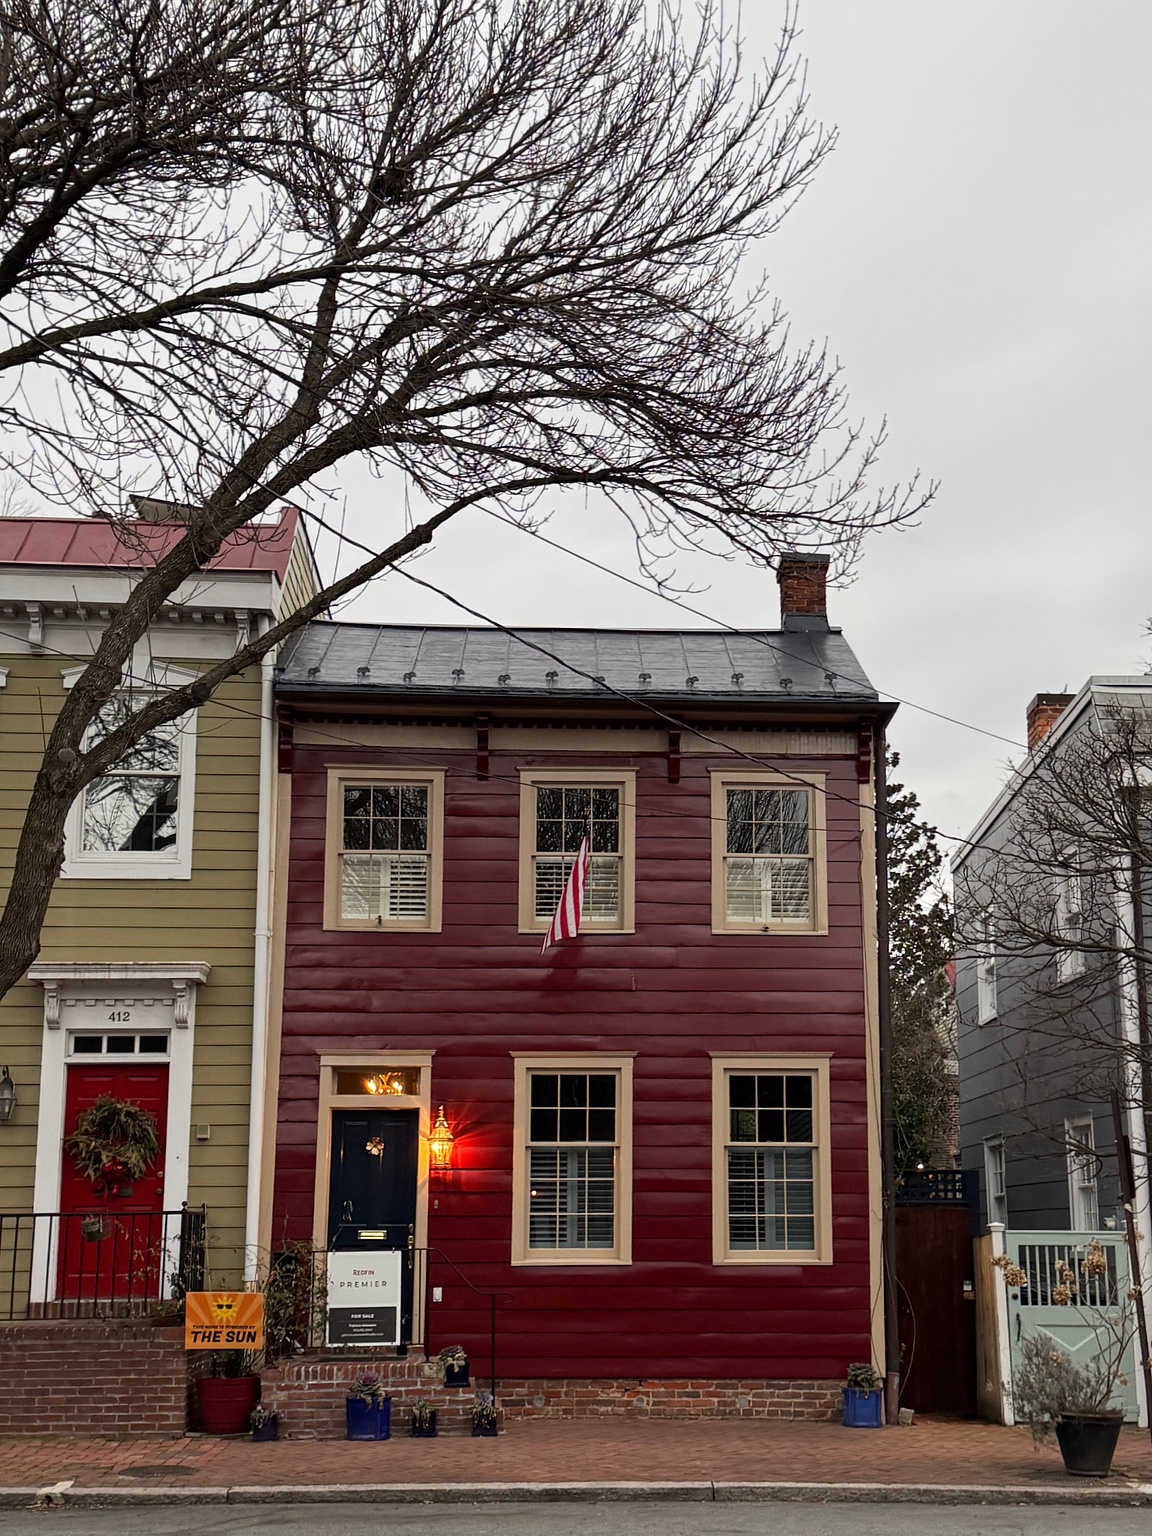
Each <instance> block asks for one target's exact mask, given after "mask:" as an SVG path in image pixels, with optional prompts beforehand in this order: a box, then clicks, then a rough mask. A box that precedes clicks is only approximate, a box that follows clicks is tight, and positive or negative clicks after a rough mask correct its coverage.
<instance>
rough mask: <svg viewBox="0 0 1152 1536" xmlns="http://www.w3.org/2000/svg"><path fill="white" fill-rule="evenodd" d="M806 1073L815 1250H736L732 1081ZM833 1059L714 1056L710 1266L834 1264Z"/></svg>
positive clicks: (763, 1054)
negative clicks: (731, 1191)
mask: <svg viewBox="0 0 1152 1536" xmlns="http://www.w3.org/2000/svg"><path fill="white" fill-rule="evenodd" d="M773 1073H784V1074H789V1073H791V1074H792V1075H797V1074H805V1075H807V1076H809V1077H811V1078H812V1121H813V1124H812V1132H813V1145H812V1193H813V1200H814V1203H815V1207H816V1210H815V1234H814V1235H815V1239H816V1246H815V1247H814V1248H812V1249H799V1248H757V1249H749V1248H732V1247H730V1246H729V1242H728V1233H729V1228H728V1146H729V1143H730V1140H731V1138H730V1136H729V1105H728V1079H729V1078H730V1077H748V1076H754V1075H757V1074H760V1075H765V1076H770V1075H772V1074H773ZM830 1074H831V1058H830V1057H829V1056H828V1055H827V1054H815V1053H813V1054H811V1055H804V1056H785V1055H780V1054H778V1053H775V1052H762V1051H752V1052H747V1053H744V1052H735V1053H726V1054H724V1055H719V1054H713V1056H712V1262H713V1264H722V1265H730V1264H756V1265H763V1264H773V1265H777V1266H779V1265H781V1264H784V1265H792V1266H796V1265H799V1264H804V1265H810V1264H831V1263H832V1112H831V1084H830Z"/></svg>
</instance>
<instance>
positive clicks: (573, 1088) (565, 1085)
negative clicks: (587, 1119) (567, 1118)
mask: <svg viewBox="0 0 1152 1536" xmlns="http://www.w3.org/2000/svg"><path fill="white" fill-rule="evenodd" d="M587 1102H588V1075H587V1073H585V1072H581V1073H579V1074H578V1075H577V1074H576V1073H574V1072H564V1073H562V1074H561V1076H560V1107H561V1109H582V1108H583V1107H584V1105H585V1104H587Z"/></svg>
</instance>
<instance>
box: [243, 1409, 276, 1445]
mask: <svg viewBox="0 0 1152 1536" xmlns="http://www.w3.org/2000/svg"><path fill="white" fill-rule="evenodd" d="M248 1422H249V1424H251V1426H252V1438H253V1440H279V1438H280V1415H279V1414H278V1413H275V1412H273V1411H272V1410H271V1409H269V1408H265V1407H264V1405H263V1403H257V1404H256V1406H255V1408H253V1410H252V1412H251V1413H250V1414H249V1415H248Z"/></svg>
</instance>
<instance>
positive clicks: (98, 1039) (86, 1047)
mask: <svg viewBox="0 0 1152 1536" xmlns="http://www.w3.org/2000/svg"><path fill="white" fill-rule="evenodd" d="M103 1050H104V1036H103V1035H73V1036H72V1054H73V1056H99V1055H100V1054H101V1052H102V1051H103Z"/></svg>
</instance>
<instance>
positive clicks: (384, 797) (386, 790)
mask: <svg viewBox="0 0 1152 1536" xmlns="http://www.w3.org/2000/svg"><path fill="white" fill-rule="evenodd" d="M372 814H373V816H399V814H400V786H399V785H398V784H376V785H374V786H373V789H372Z"/></svg>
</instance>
